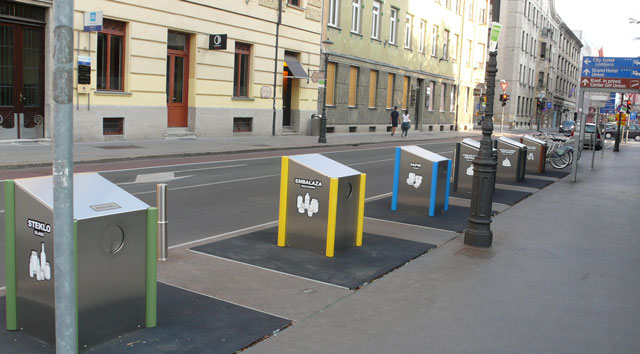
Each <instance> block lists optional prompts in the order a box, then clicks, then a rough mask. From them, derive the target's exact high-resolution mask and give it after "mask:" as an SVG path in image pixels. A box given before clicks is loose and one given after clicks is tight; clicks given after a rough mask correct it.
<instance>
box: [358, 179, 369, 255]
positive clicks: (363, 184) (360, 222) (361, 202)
mask: <svg viewBox="0 0 640 354" xmlns="http://www.w3.org/2000/svg"><path fill="white" fill-rule="evenodd" d="M366 186H367V174H366V173H363V174H361V175H360V194H359V195H358V228H357V229H356V247H360V246H362V232H363V227H364V225H363V224H364V192H365V190H366V188H365V187H366Z"/></svg>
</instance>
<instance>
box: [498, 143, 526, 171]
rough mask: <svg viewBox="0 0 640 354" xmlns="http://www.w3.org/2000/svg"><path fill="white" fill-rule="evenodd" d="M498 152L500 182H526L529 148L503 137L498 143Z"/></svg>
mask: <svg viewBox="0 0 640 354" xmlns="http://www.w3.org/2000/svg"><path fill="white" fill-rule="evenodd" d="M496 148H497V150H498V167H497V169H496V180H497V181H498V182H500V181H504V182H520V181H523V180H524V173H525V168H526V163H527V146H526V145H524V144H521V143H519V142H517V141H515V140H513V139H509V138H506V137H504V136H501V137H499V138H498V140H497V142H496Z"/></svg>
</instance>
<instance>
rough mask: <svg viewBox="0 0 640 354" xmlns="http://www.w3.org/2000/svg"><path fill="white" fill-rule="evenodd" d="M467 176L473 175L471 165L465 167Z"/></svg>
mask: <svg viewBox="0 0 640 354" xmlns="http://www.w3.org/2000/svg"><path fill="white" fill-rule="evenodd" d="M467 176H473V165H471V166H469V168H467Z"/></svg>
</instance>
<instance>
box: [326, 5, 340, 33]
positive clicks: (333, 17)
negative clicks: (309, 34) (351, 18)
mask: <svg viewBox="0 0 640 354" xmlns="http://www.w3.org/2000/svg"><path fill="white" fill-rule="evenodd" d="M339 9H340V0H329V26H334V27H338V26H339V25H340V23H339V21H338V19H339V17H338V15H339Z"/></svg>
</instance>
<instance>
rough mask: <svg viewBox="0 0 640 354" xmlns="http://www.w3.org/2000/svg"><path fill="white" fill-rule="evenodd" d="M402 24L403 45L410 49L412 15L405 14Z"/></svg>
mask: <svg viewBox="0 0 640 354" xmlns="http://www.w3.org/2000/svg"><path fill="white" fill-rule="evenodd" d="M405 21H406V22H405V25H404V47H405V48H406V49H411V38H412V37H413V15H409V14H407V16H406V17H405Z"/></svg>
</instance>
